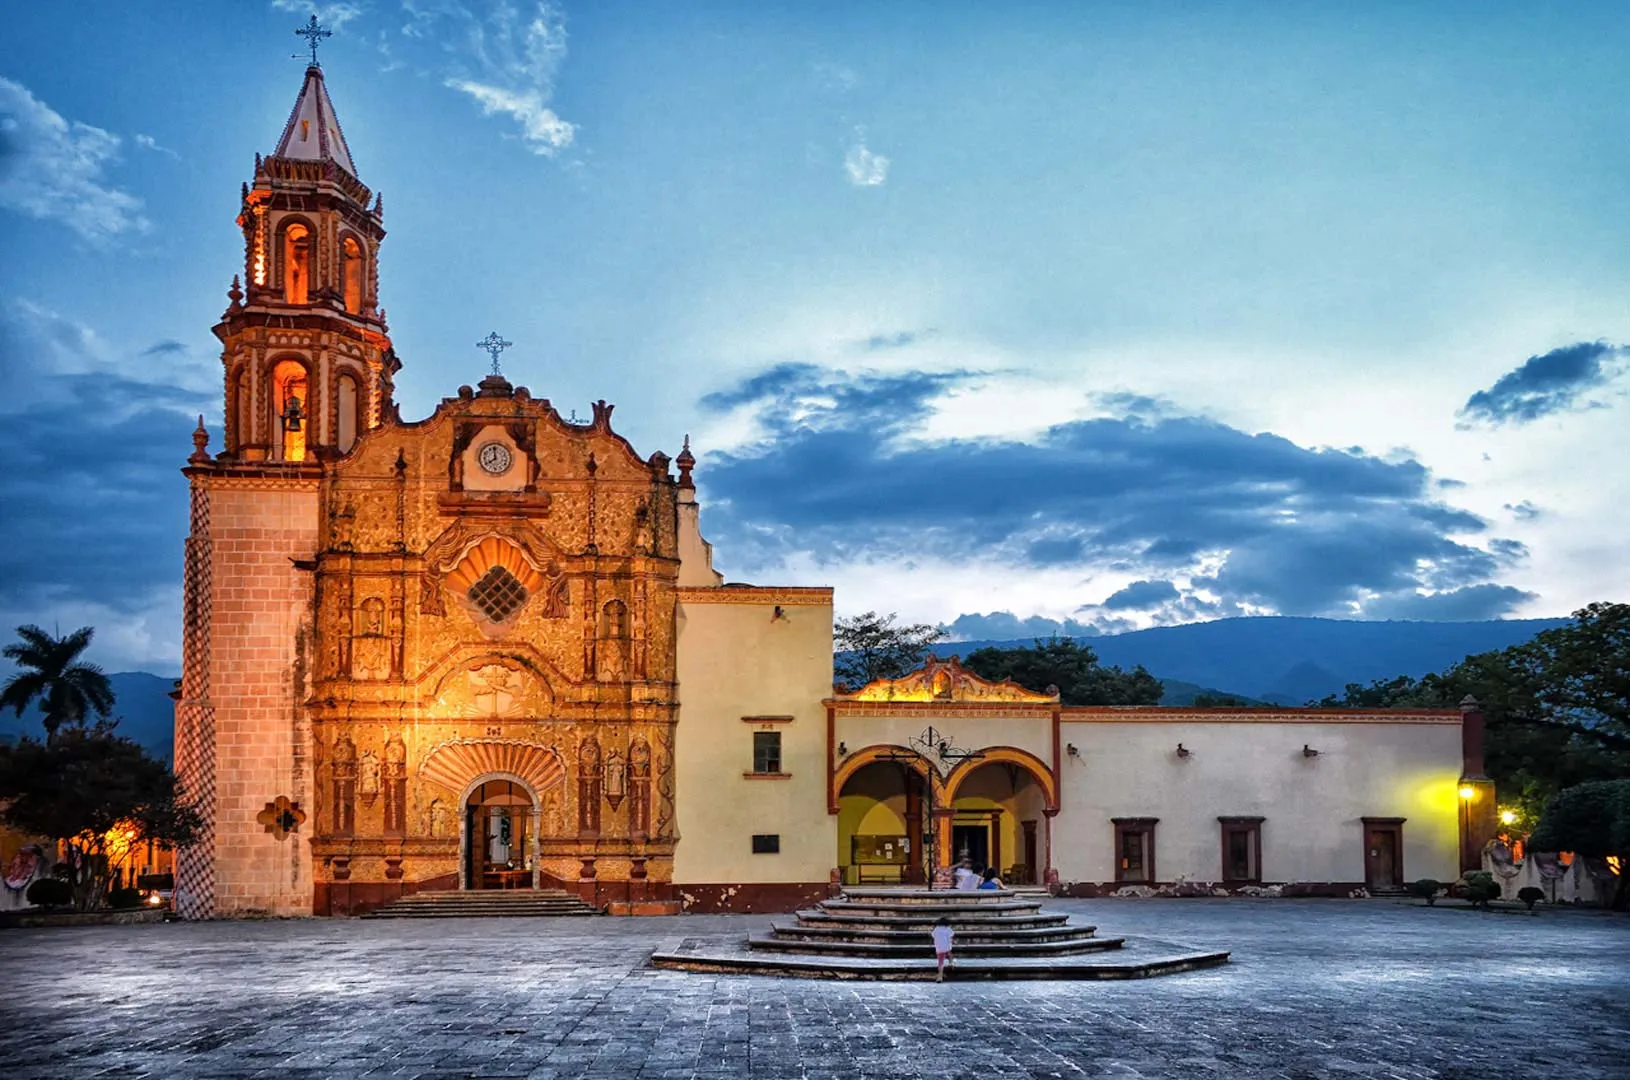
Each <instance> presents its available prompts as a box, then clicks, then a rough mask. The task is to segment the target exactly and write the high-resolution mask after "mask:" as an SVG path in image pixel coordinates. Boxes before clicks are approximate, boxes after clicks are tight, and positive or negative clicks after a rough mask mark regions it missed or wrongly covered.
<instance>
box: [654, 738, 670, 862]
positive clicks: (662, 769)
mask: <svg viewBox="0 0 1630 1080" xmlns="http://www.w3.org/2000/svg"><path fill="white" fill-rule="evenodd" d="M657 747H658V749H659V750H660V752H661V753H660V756H659V757H658V758H657V766H656V772H657V827H656V831H655V832H654V833H653V834H652V835H653V836H655V837H656V838H657V839H659V840H668V839H672V833H673V820H674V777H673V768H674V744H673V737H672V736H671V735H668V734H659V735H658V736H657Z"/></svg>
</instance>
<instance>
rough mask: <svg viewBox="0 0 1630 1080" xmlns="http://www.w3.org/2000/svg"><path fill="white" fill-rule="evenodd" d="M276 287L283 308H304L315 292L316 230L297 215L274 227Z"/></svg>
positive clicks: (286, 218)
mask: <svg viewBox="0 0 1630 1080" xmlns="http://www.w3.org/2000/svg"><path fill="white" fill-rule="evenodd" d="M275 250H276V252H277V279H276V280H277V285H278V287H279V289H281V290H282V293H283V302H284V303H285V304H307V303H310V302H311V294H312V293H313V292H314V291H315V286H316V280H315V276H316V270H317V227H316V225H314V224H312V223H311V222H310V221H307V220H306V219H305V218H303V217H300V216H298V215H293V214H291V215H289V216H287V217H284V218H283V219H282V220H280V221H279V222H278V223H277V246H276V249H275Z"/></svg>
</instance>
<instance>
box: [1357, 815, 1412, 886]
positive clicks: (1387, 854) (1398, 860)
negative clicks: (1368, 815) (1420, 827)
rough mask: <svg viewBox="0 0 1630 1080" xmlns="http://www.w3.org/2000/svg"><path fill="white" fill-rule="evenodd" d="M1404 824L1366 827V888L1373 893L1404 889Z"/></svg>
mask: <svg viewBox="0 0 1630 1080" xmlns="http://www.w3.org/2000/svg"><path fill="white" fill-rule="evenodd" d="M1403 846H1404V845H1403V823H1402V822H1390V821H1389V822H1377V821H1367V822H1365V823H1364V885H1365V887H1366V888H1368V889H1370V890H1371V891H1372V892H1373V891H1375V890H1378V889H1379V890H1390V889H1398V888H1402V887H1403V880H1404V867H1403Z"/></svg>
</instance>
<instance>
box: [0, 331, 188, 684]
mask: <svg viewBox="0 0 1630 1080" xmlns="http://www.w3.org/2000/svg"><path fill="white" fill-rule="evenodd" d="M161 344H163V345H168V344H170V343H168V342H166V343H161ZM120 359H121V353H120V350H118V349H116V348H114V347H112V346H110V345H109V344H108V343H107V342H106V341H105V340H104V339H102V338H101V337H100V336H99V335H97V334H95V333H93V332H92V331H90V330H89V329H88V328H85V327H83V326H80V325H79V324H77V323H74V322H73V321H72V320H70V319H66V318H64V317H62V316H59V315H55V314H54V313H51V312H49V311H46V310H45V309H43V308H40V307H38V306H37V305H33V304H28V303H25V302H20V301H13V302H11V303H8V304H6V305H4V306H0V396H3V397H4V399H5V402H4V409H3V412H4V413H5V415H4V416H0V505H3V506H4V507H5V508H6V512H5V513H4V514H3V515H0V614H3V615H4V616H5V617H6V618H7V619H13V620H17V621H29V622H37V623H40V624H41V625H51V624H52V623H53V622H58V621H60V622H61V623H62V625H64V626H68V627H71V626H77V625H80V622H83V621H95V622H96V624H97V625H98V626H99V627H100V628H101V629H102V630H103V631H104V632H103V633H99V634H98V641H99V642H101V649H102V650H103V651H102V655H103V656H110V655H111V656H117V657H119V659H117V660H113V659H109V660H108V661H107V662H109V663H113V664H115V665H116V666H131V665H139V664H150V663H153V662H155V653H154V651H153V650H159V653H158V655H157V662H168V663H169V664H171V665H173V664H174V662H175V661H174V655H173V653H169V654H168V659H167V661H166V660H165V653H164V650H166V649H169V648H171V647H172V646H173V644H174V641H175V639H176V637H177V635H178V633H179V627H178V624H179V620H180V610H179V608H178V607H177V606H176V604H175V594H176V591H177V587H178V583H179V577H180V569H181V563H180V559H181V545H182V540H183V539H184V537H185V533H186V528H187V499H186V490H187V488H186V481H185V479H184V478H183V477H182V476H181V473H180V469H181V466H182V465H183V464H184V462H185V459H186V456H187V453H188V452H189V448H190V445H191V440H190V438H189V436H190V434H191V431H192V428H193V426H194V425H195V424H196V423H197V417H198V414H200V413H205V414H213V413H216V412H218V411H219V408H220V392H219V389H218V388H217V387H213V386H211V387H209V388H207V389H206V388H203V387H200V386H197V385H193V386H192V387H190V388H189V386H183V385H172V384H168V383H161V382H148V381H143V380H141V379H139V378H133V377H131V376H129V375H128V374H125V373H123V372H128V371H131V370H136V371H140V370H144V369H143V368H142V367H141V366H140V365H133V364H130V363H128V360H129V357H128V355H124V356H123V357H122V359H123V360H124V361H125V362H124V363H119V361H120ZM165 371H166V374H167V376H170V377H180V378H182V379H185V380H186V381H188V382H189V383H194V384H196V382H197V380H198V376H199V374H200V372H199V371H198V370H197V369H196V368H194V367H191V366H187V365H166V366H165ZM75 619H78V620H80V621H74V620H75ZM6 625H17V622H11V623H9V624H6ZM121 642H122V643H123V644H117V645H116V643H121ZM165 643H168V644H165ZM116 649H117V650H123V651H114V652H111V653H110V652H109V651H108V650H116Z"/></svg>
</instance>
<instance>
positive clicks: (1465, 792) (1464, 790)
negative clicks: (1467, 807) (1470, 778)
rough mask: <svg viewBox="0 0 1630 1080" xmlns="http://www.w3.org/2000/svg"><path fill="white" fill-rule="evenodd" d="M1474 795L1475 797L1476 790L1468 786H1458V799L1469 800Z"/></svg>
mask: <svg viewBox="0 0 1630 1080" xmlns="http://www.w3.org/2000/svg"><path fill="white" fill-rule="evenodd" d="M1476 795H1477V789H1476V788H1474V787H1472V786H1471V785H1470V784H1461V785H1460V797H1461V798H1462V799H1470V798H1473V797H1475V796H1476Z"/></svg>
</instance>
